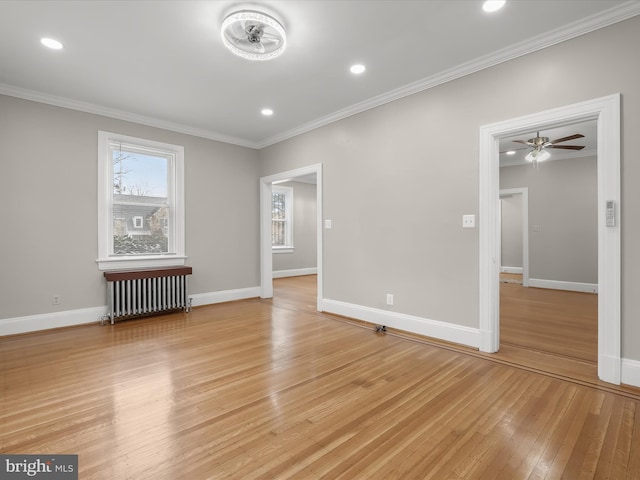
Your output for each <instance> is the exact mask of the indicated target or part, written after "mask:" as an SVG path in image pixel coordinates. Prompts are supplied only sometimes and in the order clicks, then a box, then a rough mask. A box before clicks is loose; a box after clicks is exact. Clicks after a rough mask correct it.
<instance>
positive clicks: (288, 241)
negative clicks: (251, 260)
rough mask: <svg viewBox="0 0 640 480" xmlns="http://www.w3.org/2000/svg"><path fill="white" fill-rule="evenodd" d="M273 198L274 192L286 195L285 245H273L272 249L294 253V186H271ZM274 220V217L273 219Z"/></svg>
mask: <svg viewBox="0 0 640 480" xmlns="http://www.w3.org/2000/svg"><path fill="white" fill-rule="evenodd" d="M271 192H272V198H273V194H274V193H279V194H284V195H285V198H286V199H285V204H284V215H285V220H284V227H285V230H284V232H285V233H284V238H285V244H284V245H271V249H272V251H273V253H292V252H293V251H294V246H293V188H292V187H283V186H280V185H273V186H272V187H271ZM272 221H273V219H272Z"/></svg>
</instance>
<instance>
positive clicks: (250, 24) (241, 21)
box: [222, 10, 286, 60]
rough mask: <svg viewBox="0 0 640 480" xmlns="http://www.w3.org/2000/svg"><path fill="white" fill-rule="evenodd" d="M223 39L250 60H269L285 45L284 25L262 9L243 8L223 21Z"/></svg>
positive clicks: (236, 51)
mask: <svg viewBox="0 0 640 480" xmlns="http://www.w3.org/2000/svg"><path fill="white" fill-rule="evenodd" d="M222 41H223V43H224V44H225V45H226V47H227V48H228V49H229V50H231V51H232V52H233V53H235V54H236V55H238V56H240V57H243V58H246V59H248V60H270V59H272V58H275V57H277V56H278V55H280V54H281V53H282V52H283V51H284V48H285V45H286V33H285V31H284V27H283V26H282V25H281V24H280V22H278V21H277V20H276V19H275V18H273V17H271V16H269V15H267V14H265V13H261V12H255V11H251V10H242V11H239V12H236V13H233V14H231V15H229V16H228V17H227V18H225V20H224V22H223V23H222Z"/></svg>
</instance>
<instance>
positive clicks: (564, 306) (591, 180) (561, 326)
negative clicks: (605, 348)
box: [500, 120, 598, 380]
mask: <svg viewBox="0 0 640 480" xmlns="http://www.w3.org/2000/svg"><path fill="white" fill-rule="evenodd" d="M519 138H520V139H534V140H535V139H540V138H544V139H545V141H546V142H548V143H549V146H548V147H545V149H544V150H542V152H544V153H546V154H547V156H548V157H549V158H548V159H546V160H544V161H540V162H539V163H538V164H532V162H530V161H529V160H527V159H526V158H525V156H526V155H528V154H530V152H531V151H533V150H532V147H530V146H529V145H522V143H519V142H521V141H523V140H519V139H517V138H514V137H507V138H502V139H501V140H500V206H501V210H502V215H501V217H500V220H501V233H502V236H501V242H502V244H501V279H500V280H501V282H500V338H501V345H502V349H501V352H502V353H503V354H511V356H512V357H514V358H520V359H522V358H524V354H525V353H527V354H528V355H529V357H530V359H531V362H532V363H533V362H534V361H537V362H540V363H543V362H544V363H545V364H549V365H552V364H553V363H554V362H558V363H562V364H563V370H564V371H565V372H566V373H567V374H570V375H572V376H573V377H574V378H577V377H580V378H588V379H590V380H595V379H596V378H597V372H596V364H597V344H598V337H597V330H598V315H597V314H598V312H597V310H598V301H597V282H598V270H597V268H598V262H597V258H598V248H597V247H598V231H597V225H598V222H597V168H596V167H597V157H596V152H597V128H596V122H595V120H591V121H588V122H581V123H577V124H570V125H566V126H564V127H561V128H553V129H546V128H545V129H542V127H541V130H540V131H539V132H536V131H533V132H528V134H527V135H525V136H524V137H519ZM514 140H516V141H514ZM554 145H557V147H554ZM514 149H515V150H514ZM507 152H508V153H510V155H507ZM520 192H522V193H520ZM524 193H526V194H527V203H528V207H527V208H523V205H522V203H523V202H522V197H523V195H524ZM526 214H528V215H527V216H528V217H529V218H530V219H531V222H530V223H529V220H528V219H527V220H526V221H523V217H524V216H525V215H526ZM525 244H527V246H529V245H530V246H531V249H530V251H531V255H530V256H529V255H528V254H524V253H523V250H524V248H523V247H524V245H525ZM525 259H526V260H527V261H528V262H527V263H528V264H530V265H531V272H532V273H531V279H530V283H529V282H527V284H530V285H531V288H526V287H524V286H520V285H519V283H517V279H518V277H520V278H522V277H521V276H520V275H522V271H523V270H524V268H523V265H524V263H525V262H524V260H525ZM505 271H507V272H510V273H508V274H507V273H504V272H505ZM518 273H519V274H520V275H516V274H518ZM505 276H508V278H504V277H505ZM522 276H523V275H522ZM523 283H524V282H523ZM551 356H553V358H552V357H551ZM554 359H555V360H554ZM547 368H552V367H547ZM572 372H573V373H572Z"/></svg>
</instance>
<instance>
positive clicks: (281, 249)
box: [271, 247, 294, 253]
mask: <svg viewBox="0 0 640 480" xmlns="http://www.w3.org/2000/svg"><path fill="white" fill-rule="evenodd" d="M271 251H272V252H273V253H293V251H294V248H293V247H271Z"/></svg>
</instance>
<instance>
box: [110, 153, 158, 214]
mask: <svg viewBox="0 0 640 480" xmlns="http://www.w3.org/2000/svg"><path fill="white" fill-rule="evenodd" d="M112 155H113V156H112V159H113V195H114V196H115V195H132V196H142V197H156V198H163V199H164V202H163V203H166V199H167V184H168V175H167V171H168V163H169V161H168V159H167V158H166V157H161V156H155V155H148V154H143V153H137V152H134V151H131V150H127V149H125V148H120V147H116V148H114V149H113V150H112Z"/></svg>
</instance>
